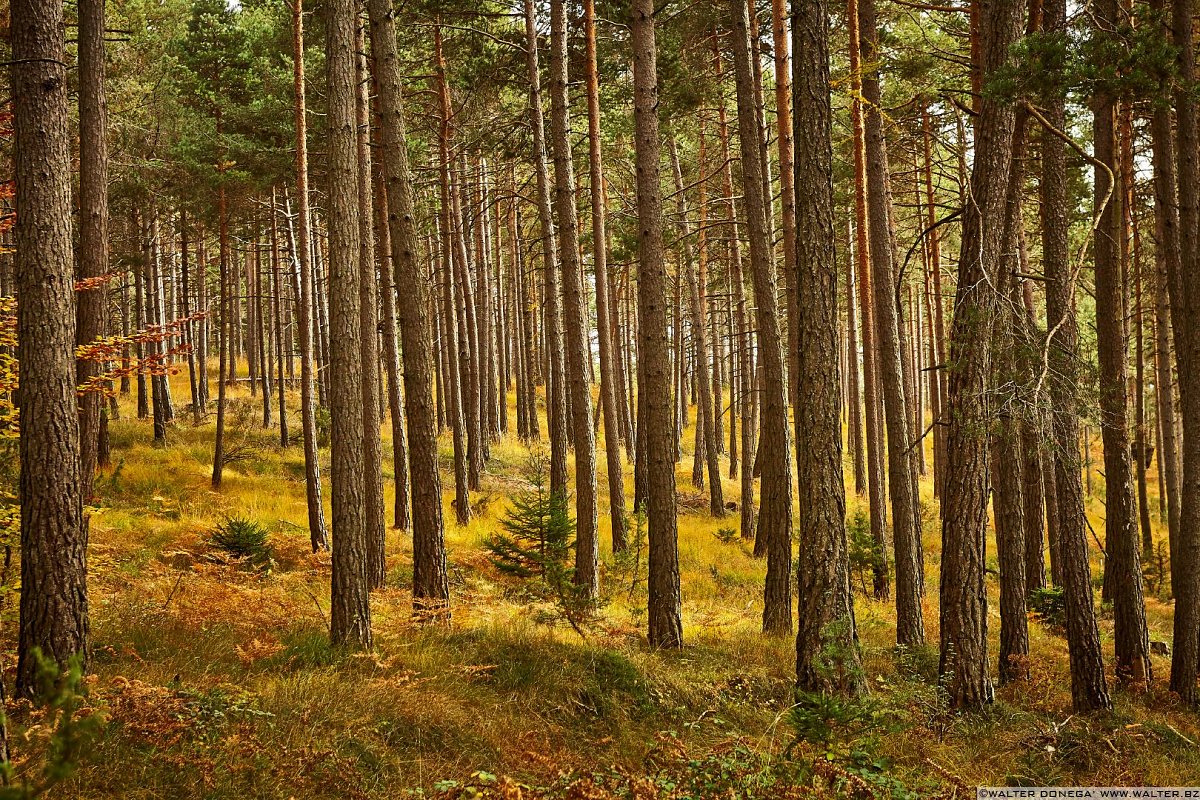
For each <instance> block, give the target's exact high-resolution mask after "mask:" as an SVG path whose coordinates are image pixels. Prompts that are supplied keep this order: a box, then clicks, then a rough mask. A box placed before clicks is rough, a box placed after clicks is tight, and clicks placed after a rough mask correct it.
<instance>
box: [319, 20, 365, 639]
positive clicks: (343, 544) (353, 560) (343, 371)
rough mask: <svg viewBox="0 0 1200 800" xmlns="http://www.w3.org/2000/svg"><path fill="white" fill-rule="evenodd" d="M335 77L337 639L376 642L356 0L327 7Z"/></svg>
mask: <svg viewBox="0 0 1200 800" xmlns="http://www.w3.org/2000/svg"><path fill="white" fill-rule="evenodd" d="M326 14H327V18H326V26H327V27H326V33H325V70H326V80H327V81H328V102H329V110H328V115H329V116H328V118H327V120H328V121H327V125H328V128H327V130H326V137H327V144H328V152H327V156H326V158H327V168H328V180H329V189H328V195H329V197H328V201H327V208H328V211H327V213H328V224H329V260H328V264H329V291H330V302H329V316H330V320H329V321H330V330H329V344H330V376H329V412H330V418H331V425H330V432H331V437H330V465H331V467H330V485H331V487H332V500H333V581H332V586H331V600H330V606H331V609H330V638H331V639H332V640H333V643H334V644H335V645H342V646H346V647H350V648H352V649H360V648H361V649H365V650H369V649H370V648H371V606H370V599H369V598H368V594H367V593H368V590H369V589H370V585H371V583H370V573H369V570H368V561H369V550H370V545H369V542H368V533H367V520H366V518H365V503H366V487H365V486H364V482H365V481H364V469H365V464H364V459H363V452H362V446H363V425H364V416H363V407H362V406H363V375H362V365H361V363H360V360H361V359H362V308H361V302H362V301H361V296H360V294H359V283H360V280H361V276H360V273H359V258H360V249H359V236H360V227H359V203H360V199H359V163H358V143H357V139H358V137H357V134H356V129H357V127H358V115H357V113H356V110H355V105H356V98H357V95H358V92H357V89H356V84H357V74H356V73H357V69H356V61H357V58H358V56H357V48H356V47H355V41H354V38H355V36H354V32H355V26H356V19H355V17H356V14H355V6H354V3H353V2H351V0H331V2H330V3H329V5H328V6H327V7H326Z"/></svg>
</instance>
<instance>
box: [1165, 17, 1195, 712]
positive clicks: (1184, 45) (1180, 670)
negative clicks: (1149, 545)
mask: <svg viewBox="0 0 1200 800" xmlns="http://www.w3.org/2000/svg"><path fill="white" fill-rule="evenodd" d="M1172 9H1173V13H1172V28H1173V31H1174V34H1175V46H1176V47H1177V48H1178V53H1179V56H1178V58H1179V61H1178V67H1179V84H1178V88H1177V89H1176V95H1175V118H1176V139H1175V143H1176V159H1177V163H1178V168H1179V184H1178V208H1179V243H1180V248H1179V249H1180V263H1179V264H1178V265H1173V264H1172V263H1171V262H1169V261H1168V262H1167V270H1168V272H1167V278H1168V279H1167V287H1168V289H1169V291H1170V295H1171V323H1172V327H1173V328H1174V334H1175V358H1176V362H1177V364H1178V367H1179V400H1180V411H1181V412H1182V417H1183V418H1182V423H1183V452H1182V460H1181V463H1182V467H1183V479H1182V481H1181V484H1180V488H1181V491H1180V493H1179V495H1180V509H1179V539H1178V542H1177V544H1178V549H1177V551H1175V552H1172V553H1171V586H1172V587H1173V588H1174V591H1175V624H1174V630H1175V637H1174V651H1173V653H1172V658H1171V689H1172V690H1173V691H1175V692H1177V693H1178V694H1179V696H1180V698H1181V699H1182V700H1184V702H1188V703H1191V702H1194V701H1195V699H1196V672H1197V667H1198V665H1200V330H1197V324H1196V320H1197V319H1200V197H1198V195H1197V192H1198V191H1200V190H1198V189H1197V184H1198V183H1200V134H1198V133H1197V119H1196V101H1195V98H1194V97H1193V96H1192V93H1191V88H1190V87H1191V86H1192V84H1193V83H1194V82H1195V80H1196V54H1195V44H1194V41H1193V6H1192V2H1191V0H1174V2H1173V4H1172ZM1173 266H1177V267H1178V271H1177V272H1176V273H1174V274H1172V273H1171V268H1172V267H1173ZM1177 556H1178V557H1177Z"/></svg>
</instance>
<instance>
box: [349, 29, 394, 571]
mask: <svg viewBox="0 0 1200 800" xmlns="http://www.w3.org/2000/svg"><path fill="white" fill-rule="evenodd" d="M355 23H356V27H355V48H354V49H355V52H356V53H357V56H356V57H355V66H356V67H357V74H356V84H355V85H356V86H357V87H358V90H357V92H356V93H355V95H356V100H357V102H356V104H355V111H356V120H357V126H356V133H357V135H356V145H357V147H356V151H357V154H358V174H357V176H356V178H357V181H358V183H357V186H358V209H359V212H358V222H359V225H358V231H359V234H358V235H359V247H358V259H359V263H358V268H359V270H358V272H359V284H358V298H359V316H360V320H361V321H360V323H359V325H360V327H361V330H362V335H361V341H360V358H361V359H362V415H363V429H362V454H363V491H364V495H363V500H364V506H363V519H364V523H365V525H366V528H365V534H366V544H367V564H366V569H367V581H368V583H369V584H370V588H372V589H378V588H380V587H382V586H383V585H384V582H385V581H386V580H387V554H386V552H385V549H386V544H387V514H386V512H385V511H384V507H383V441H382V439H381V437H380V434H379V422H380V420H381V419H382V418H383V410H382V408H383V398H382V395H381V392H380V384H379V381H380V375H379V362H380V360H381V358H382V354H381V353H380V352H379V279H378V277H377V273H376V269H377V267H376V263H375V260H376V253H375V244H376V243H375V220H374V215H373V214H372V210H373V209H374V208H375V202H374V193H373V192H372V190H371V188H372V187H371V177H372V175H373V173H374V171H375V170H374V168H373V167H372V165H371V108H370V103H371V98H370V94H371V77H370V71H369V69H368V66H367V56H366V49H367V47H366V31H365V30H364V27H363V26H362V25H360V24H358V15H357V13H356V18H355Z"/></svg>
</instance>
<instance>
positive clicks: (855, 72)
mask: <svg viewBox="0 0 1200 800" xmlns="http://www.w3.org/2000/svg"><path fill="white" fill-rule="evenodd" d="M846 19H847V27H848V28H849V31H848V33H849V37H850V93H851V95H852V99H851V103H850V119H851V127H852V132H853V138H852V143H853V147H854V218H855V222H856V225H855V239H854V254H855V256H856V257H857V258H856V261H855V273H856V275H857V277H858V303H859V310H860V314H859V316H860V318H861V320H862V353H863V356H862V359H863V406H864V409H865V412H866V426H865V430H866V437H867V448H866V449H867V508H868V513H869V519H870V525H871V538H872V540H873V541H874V542H875V548H876V553H875V563H874V569H873V586H872V590H873V593H874V595H875V599H876V600H885V599H887V596H888V594H889V593H890V577H889V574H888V572H889V570H888V558H887V538H886V533H885V528H886V527H887V510H886V508H885V505H886V497H885V490H884V485H883V481H884V467H883V433H882V431H881V430H880V428H881V426H882V424H883V423H882V420H881V419H880V407H879V387H878V384H879V369H878V367H877V366H876V362H877V360H878V358H879V355H878V352H879V351H878V348H877V347H876V344H875V343H876V340H877V339H878V333H877V330H876V323H875V316H876V314H875V310H874V303H873V302H872V297H873V296H874V295H873V292H872V291H871V284H872V277H871V245H870V220H869V218H868V209H867V153H866V133H865V130H864V120H863V108H862V99H861V98H862V67H861V61H862V52H863V51H862V35H861V33H860V30H859V13H858V0H848V2H847V4H846Z"/></svg>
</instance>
